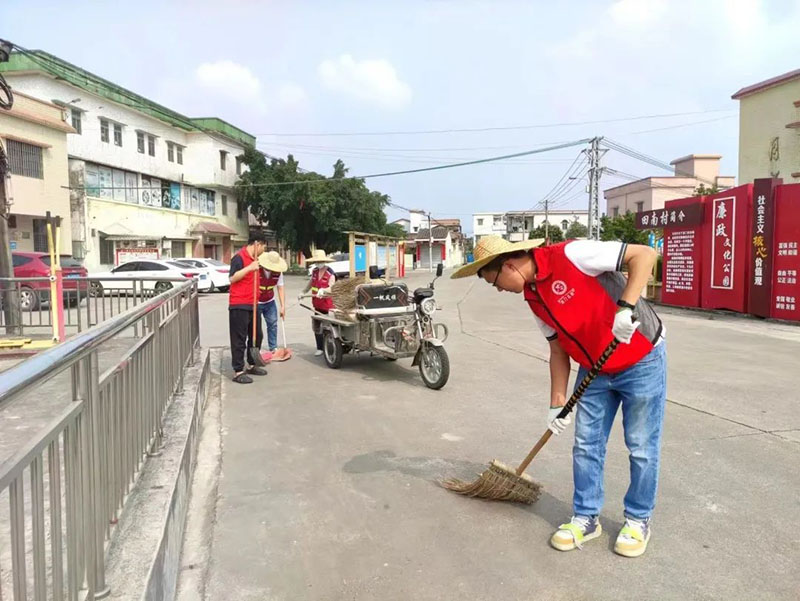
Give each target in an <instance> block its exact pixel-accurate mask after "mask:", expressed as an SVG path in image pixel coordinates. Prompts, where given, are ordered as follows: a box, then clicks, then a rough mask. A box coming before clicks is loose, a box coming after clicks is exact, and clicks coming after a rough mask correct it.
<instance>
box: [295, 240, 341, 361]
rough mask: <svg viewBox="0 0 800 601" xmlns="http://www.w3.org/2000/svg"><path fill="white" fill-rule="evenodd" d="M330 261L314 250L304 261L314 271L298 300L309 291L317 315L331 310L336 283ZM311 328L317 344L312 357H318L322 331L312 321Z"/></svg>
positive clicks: (323, 253)
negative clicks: (332, 291) (333, 288)
mask: <svg viewBox="0 0 800 601" xmlns="http://www.w3.org/2000/svg"><path fill="white" fill-rule="evenodd" d="M332 262H333V259H331V258H330V257H329V256H328V255H327V254H326V253H325V251H324V250H321V249H317V250H315V251H314V252H313V253H312V255H311V257H310V258H308V259H306V264H307V265H314V270H313V271H312V272H311V279H310V280H309V282H308V284H307V285H306V287H305V288H304V289H303V291H302V292H301V293H300V296H299V297H298V299H299V298H302V297H303V296H305V295H306V294H307V293H308V291H309V290H310V291H311V304H312V305H313V306H314V310H315V311H318V312H319V313H327V312H328V311H332V310H333V298H332V297H331V296H330V294H331V286H333V284H334V282H336V275H335V274H334V273H333V269H331V268H330V267H328V263H332ZM311 327H312V329H313V330H314V338H315V339H316V342H317V350H316V351H315V352H314V356H316V357H318V356H320V355H321V354H322V331H321V330H320V327H319V323H318V322H316V321H314V320H312V321H311Z"/></svg>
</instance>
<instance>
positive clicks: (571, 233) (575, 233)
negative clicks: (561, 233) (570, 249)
mask: <svg viewBox="0 0 800 601" xmlns="http://www.w3.org/2000/svg"><path fill="white" fill-rule="evenodd" d="M588 235H589V228H588V227H586V226H585V225H583V224H582V223H581V222H580V221H577V220H576V221H573V222H572V223H570V224H569V227H568V228H567V233H566V234H565V237H566V239H567V240H575V239H576V238H586V236H588Z"/></svg>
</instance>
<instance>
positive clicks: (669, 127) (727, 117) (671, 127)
mask: <svg viewBox="0 0 800 601" xmlns="http://www.w3.org/2000/svg"><path fill="white" fill-rule="evenodd" d="M736 116H737V115H725V116H724V117H715V118H714V119H703V120H702V121H692V122H691V123H678V124H677V125H670V126H667V127H657V128H655V129H643V130H641V131H632V132H630V133H629V134H625V135H630V136H633V135H636V134H649V133H651V132H654V131H666V130H668V129H678V128H681V127H691V126H692V125H700V124H702V123H713V122H714V121H723V120H725V119H733V118H734V117H736Z"/></svg>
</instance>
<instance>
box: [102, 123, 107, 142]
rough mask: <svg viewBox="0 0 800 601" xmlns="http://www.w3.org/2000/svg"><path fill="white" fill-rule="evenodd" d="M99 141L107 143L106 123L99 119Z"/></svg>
mask: <svg viewBox="0 0 800 601" xmlns="http://www.w3.org/2000/svg"><path fill="white" fill-rule="evenodd" d="M100 140H101V141H102V142H108V121H106V120H105V119H100Z"/></svg>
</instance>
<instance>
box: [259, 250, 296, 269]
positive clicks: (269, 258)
mask: <svg viewBox="0 0 800 601" xmlns="http://www.w3.org/2000/svg"><path fill="white" fill-rule="evenodd" d="M258 264H259V265H261V267H263V268H264V269H266V270H267V271H272V272H274V273H283V272H284V271H286V270H287V269H288V267H289V266H288V265H287V264H286V261H284V260H283V258H281V256H280V255H279V254H278V253H277V252H275V251H274V250H271V251H269V252H266V253H261V254H260V255H258Z"/></svg>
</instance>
